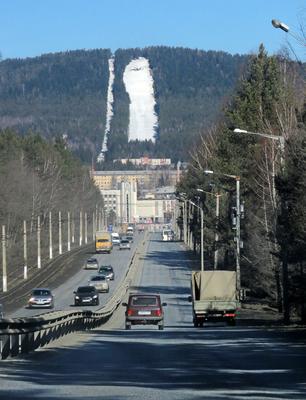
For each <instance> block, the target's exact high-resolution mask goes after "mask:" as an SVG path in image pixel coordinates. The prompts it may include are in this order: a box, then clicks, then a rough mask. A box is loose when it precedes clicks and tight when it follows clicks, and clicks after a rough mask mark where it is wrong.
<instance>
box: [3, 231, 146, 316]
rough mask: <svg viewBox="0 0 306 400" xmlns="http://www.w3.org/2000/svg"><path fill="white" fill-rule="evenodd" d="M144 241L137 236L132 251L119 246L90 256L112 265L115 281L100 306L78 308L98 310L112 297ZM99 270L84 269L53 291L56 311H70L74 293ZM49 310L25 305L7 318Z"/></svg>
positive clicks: (103, 263) (104, 294)
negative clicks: (110, 250)
mask: <svg viewBox="0 0 306 400" xmlns="http://www.w3.org/2000/svg"><path fill="white" fill-rule="evenodd" d="M141 239H143V235H138V234H136V235H135V238H134V242H133V243H131V250H119V247H118V246H114V248H113V251H112V252H111V254H88V258H89V257H90V256H94V257H96V258H97V259H98V262H99V266H101V265H112V267H113V269H114V272H115V279H114V281H109V293H100V294H99V300H100V304H99V306H89V305H86V306H82V307H80V306H78V308H82V309H85V308H86V309H88V310H96V309H99V308H101V306H103V305H104V304H105V303H106V302H107V300H108V299H109V298H110V297H111V296H112V294H113V292H114V290H116V287H117V286H118V285H119V283H120V282H121V280H122V279H123V278H124V276H125V274H126V272H127V268H128V265H129V262H130V260H131V258H132V256H133V254H134V251H135V248H136V246H137V244H138V242H139V240H141ZM96 274H97V270H93V269H92V270H85V269H82V270H80V271H78V272H77V273H76V274H75V275H73V276H71V278H70V279H69V280H68V281H65V282H63V284H62V285H60V286H59V287H58V288H56V289H54V290H52V293H53V295H54V299H55V306H54V310H70V309H72V307H74V294H73V292H74V291H75V290H77V288H78V287H79V286H86V285H87V284H88V281H89V279H90V277H91V276H93V275H96ZM46 286H47V285H46ZM54 310H49V309H47V308H39V307H35V308H31V309H29V308H28V307H27V304H25V306H24V307H22V308H20V309H18V310H17V311H15V312H12V313H11V314H6V317H12V318H22V317H30V316H34V315H39V314H42V313H46V312H48V311H54Z"/></svg>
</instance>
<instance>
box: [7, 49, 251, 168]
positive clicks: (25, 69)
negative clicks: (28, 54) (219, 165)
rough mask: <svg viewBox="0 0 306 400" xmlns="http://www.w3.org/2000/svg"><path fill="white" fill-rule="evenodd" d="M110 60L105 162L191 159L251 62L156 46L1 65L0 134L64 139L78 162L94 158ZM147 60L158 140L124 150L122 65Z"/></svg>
mask: <svg viewBox="0 0 306 400" xmlns="http://www.w3.org/2000/svg"><path fill="white" fill-rule="evenodd" d="M112 56H113V57H114V59H115V68H114V69H115V81H114V86H113V94H114V105H113V107H114V115H113V118H112V122H111V127H110V134H109V144H108V148H109V151H108V153H107V158H108V160H112V159H113V158H121V157H124V158H126V157H133V156H139V155H143V154H144V153H145V154H148V155H151V156H155V157H156V156H157V157H165V156H167V157H171V158H172V159H173V160H174V161H176V160H182V161H185V160H186V159H187V158H188V155H187V154H186V149H188V148H190V145H191V144H192V143H193V141H194V140H195V138H196V137H197V136H198V135H199V134H200V133H202V132H204V131H205V129H207V128H209V126H210V125H211V124H213V122H214V121H215V119H216V118H217V116H218V113H219V111H220V109H221V107H222V103H223V101H224V99H225V98H226V97H228V96H229V95H230V93H231V92H232V90H233V89H234V88H235V85H236V83H237V81H238V78H239V76H240V74H241V70H242V69H243V66H244V65H245V61H246V59H247V57H248V56H243V55H234V56H232V55H230V54H229V53H225V52H217V51H216V52H215V51H211V50H210V51H208V52H205V51H203V50H193V49H188V48H181V47H167V46H154V47H146V48H144V49H140V48H135V49H118V50H117V51H116V52H115V53H114V54H113V53H112V52H111V51H110V50H109V49H95V50H73V51H67V52H60V53H49V54H44V55H42V56H40V57H34V58H25V59H6V60H3V61H1V62H0V128H2V129H4V128H7V127H11V128H13V129H14V130H15V131H17V132H18V133H20V134H22V135H24V134H26V133H27V132H28V131H34V132H37V133H39V134H41V135H42V136H44V137H46V138H48V139H51V140H52V139H54V137H57V136H64V137H65V138H66V140H67V144H68V146H69V147H70V148H71V149H72V150H73V151H74V153H75V154H76V155H77V156H78V157H80V158H81V159H82V160H83V161H86V162H88V163H89V162H91V160H92V159H93V158H96V157H97V155H98V153H99V151H100V149H101V143H102V141H103V132H104V130H105V123H106V101H107V87H108V78H109V76H108V60H109V58H111V57H112ZM137 57H145V58H147V59H148V60H149V63H150V67H151V69H152V74H153V79H154V91H155V97H156V102H157V105H156V112H157V114H158V119H159V129H158V132H157V137H158V140H157V142H156V144H155V145H153V144H152V143H146V142H145V143H142V142H141V143H137V142H136V143H135V142H134V143H133V142H132V143H129V142H128V137H127V130H128V121H129V98H128V94H127V93H126V91H125V88H124V84H123V79H122V76H123V72H124V68H125V67H126V65H127V64H128V63H129V62H130V61H131V60H132V59H133V58H137Z"/></svg>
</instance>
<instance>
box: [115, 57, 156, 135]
mask: <svg viewBox="0 0 306 400" xmlns="http://www.w3.org/2000/svg"><path fill="white" fill-rule="evenodd" d="M123 82H124V84H125V88H126V91H127V93H128V95H129V97H130V119H129V133H128V135H129V141H131V140H136V139H138V140H150V139H151V140H152V141H155V132H156V128H157V126H158V119H157V115H156V113H155V110H154V106H155V104H156V101H155V98H154V88H153V77H152V71H151V69H150V65H149V61H148V59H146V58H144V57H139V58H137V59H134V60H132V61H131V62H130V63H129V64H128V65H127V66H126V68H125V70H124V74H123Z"/></svg>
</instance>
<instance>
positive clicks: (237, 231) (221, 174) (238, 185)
mask: <svg viewBox="0 0 306 400" xmlns="http://www.w3.org/2000/svg"><path fill="white" fill-rule="evenodd" d="M204 173H205V174H206V175H209V174H211V175H220V176H225V177H226V178H230V179H235V181H236V217H237V218H236V237H235V241H236V286H237V290H238V291H240V288H241V278H240V216H241V210H240V176H238V175H230V174H224V173H222V172H214V171H210V170H205V171H204Z"/></svg>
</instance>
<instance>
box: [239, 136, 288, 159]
mask: <svg viewBox="0 0 306 400" xmlns="http://www.w3.org/2000/svg"><path fill="white" fill-rule="evenodd" d="M233 132H234V133H244V134H248V135H255V136H261V137H264V138H267V139H272V140H276V141H278V142H279V146H280V151H281V154H280V163H281V165H283V164H284V152H285V138H284V137H283V136H277V135H270V134H267V133H261V132H250V131H247V130H245V129H239V128H235V129H234V130H233Z"/></svg>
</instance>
